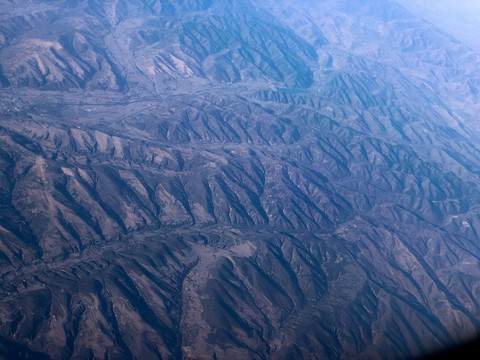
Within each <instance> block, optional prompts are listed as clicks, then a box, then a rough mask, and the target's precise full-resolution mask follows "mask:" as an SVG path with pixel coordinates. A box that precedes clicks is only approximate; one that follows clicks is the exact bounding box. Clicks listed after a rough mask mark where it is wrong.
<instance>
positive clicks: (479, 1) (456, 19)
mask: <svg viewBox="0 0 480 360" xmlns="http://www.w3.org/2000/svg"><path fill="white" fill-rule="evenodd" d="M397 2H398V3H400V4H402V5H403V6H405V7H406V8H408V9H410V10H411V11H413V12H415V13H416V14H417V15H419V16H422V17H423V18H425V19H426V20H428V21H430V22H432V23H434V24H435V25H436V26H438V27H439V28H441V29H443V30H445V31H447V32H449V33H451V34H452V35H453V36H455V37H456V38H458V39H459V40H462V41H464V42H465V43H467V44H468V45H469V46H471V47H473V48H475V49H476V50H478V51H480V0H397Z"/></svg>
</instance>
